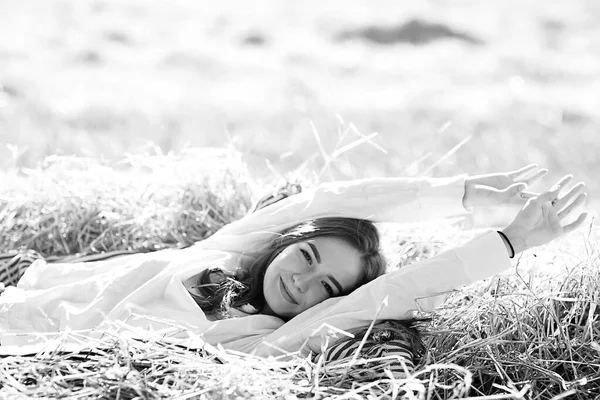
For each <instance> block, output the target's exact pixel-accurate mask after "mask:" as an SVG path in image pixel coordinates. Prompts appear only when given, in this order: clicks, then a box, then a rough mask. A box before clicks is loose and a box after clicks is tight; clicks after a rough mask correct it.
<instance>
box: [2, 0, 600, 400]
mask: <svg viewBox="0 0 600 400" xmlns="http://www.w3.org/2000/svg"><path fill="white" fill-rule="evenodd" d="M599 21H600V5H598V3H597V2H595V1H594V0H577V1H566V0H556V1H552V2H543V1H541V0H529V1H520V2H517V1H514V0H509V1H506V2H496V3H492V2H477V1H466V0H460V1H453V2H443V1H439V0H437V1H416V2H410V3H406V4H404V3H402V2H397V1H383V0H378V1H357V0H351V1H344V2H343V1H341V0H339V1H326V2H322V1H321V2H317V1H314V0H309V1H304V2H284V1H275V0H272V1H258V2H253V3H252V5H250V3H244V2H241V1H237V2H234V1H221V2H219V3H218V6H215V4H213V3H209V2H206V1H198V2H193V1H182V0H174V1H165V0H154V1H151V2H150V1H146V2H145V1H137V0H120V1H117V0H105V1H101V0H96V1H91V0H90V1H76V0H64V1H59V0H56V1H42V0H25V1H21V2H1V3H0V139H1V140H2V144H3V146H0V167H1V172H0V181H1V182H2V183H1V185H0V187H1V190H0V226H1V227H2V229H1V232H0V246H2V248H3V249H9V248H18V247H20V246H27V247H33V248H35V249H37V250H38V251H40V252H42V253H43V254H44V255H47V256H48V255H65V254H72V253H77V252H84V253H93V252H99V251H104V250H115V249H135V250H142V251H145V250H156V249H160V248H165V247H176V246H184V245H187V244H189V243H191V242H193V241H194V240H199V239H201V238H203V237H206V236H207V235H210V234H211V233H212V232H214V231H215V230H216V229H218V228H219V227H220V226H222V225H223V224H225V223H227V222H228V221H230V220H233V219H236V218H239V217H240V216H242V215H243V214H244V213H245V212H247V210H248V208H249V207H250V205H251V203H252V201H253V200H256V199H257V198H258V197H259V196H260V195H261V194H263V193H264V191H265V190H267V188H269V187H270V185H271V184H272V183H273V182H274V181H277V180H278V179H279V178H280V177H281V176H285V177H297V178H299V179H302V180H303V181H304V182H307V183H308V184H313V183H315V182H317V181H323V180H328V179H339V178H350V177H352V178H358V177H364V176H375V175H387V176H393V175H410V176H416V175H433V176H442V175H448V174H455V173H460V172H467V173H472V174H473V173H479V172H492V171H496V170H505V169H512V168H517V167H520V166H522V165H525V164H528V163H532V162H535V163H539V164H540V165H543V166H546V167H548V168H550V174H549V176H548V178H547V179H545V180H544V183H540V184H538V185H536V187H534V189H542V187H543V185H546V184H550V183H552V182H553V181H554V180H555V179H556V178H558V177H559V176H561V175H563V174H565V173H569V172H571V173H573V174H574V175H575V177H576V179H580V180H584V181H586V183H587V185H588V190H589V194H590V204H589V208H590V209H591V211H592V212H597V210H598V205H599V203H598V200H597V199H598V194H599V191H600V180H599V179H598V178H597V175H598V172H599V171H600V161H598V158H597V154H600V141H599V140H598V138H597V137H598V133H599V129H598V128H599V127H600V95H599V93H600V24H598V22H599ZM374 132H377V133H378V134H377V135H371V134H372V133H374ZM361 135H363V137H364V136H368V135H371V136H368V137H369V138H370V139H369V141H365V140H363V139H361ZM357 140H359V141H360V142H356V141H357ZM353 143H354V144H359V145H357V146H352V144H353ZM4 144H6V146H4ZM207 147H218V148H221V147H227V150H218V149H217V150H210V149H207ZM475 225H477V222H475ZM385 233H386V236H385V237H384V242H385V246H386V249H385V250H386V251H387V252H388V254H389V256H390V257H391V261H392V263H393V265H394V266H395V267H398V266H400V265H404V264H406V263H409V262H413V261H415V260H419V259H422V258H424V257H429V256H431V255H432V254H435V253H436V252H438V251H440V250H442V249H443V248H445V247H447V246H451V245H453V244H455V243H456V242H460V241H463V240H466V239H467V238H468V235H469V234H468V233H466V232H463V231H458V230H451V229H448V227H446V226H444V227H442V229H440V227H437V228H432V227H428V228H424V229H423V230H419V231H411V232H406V231H402V232H397V231H395V230H393V229H391V230H390V231H385ZM599 237H600V232H599V231H598V228H597V226H586V227H585V229H582V230H581V231H580V232H577V233H576V234H574V235H571V236H569V237H568V238H566V239H564V240H561V241H558V242H556V243H554V244H553V245H551V246H546V247H545V248H543V249H539V250H536V251H534V252H531V253H530V254H528V255H527V256H526V257H523V258H522V259H520V260H518V262H516V264H515V265H516V268H515V271H512V272H509V273H507V274H505V275H501V276H498V277H496V278H494V279H492V280H490V281H486V282H483V283H481V284H478V285H474V286H473V287H469V288H467V289H465V290H463V291H460V292H458V293H457V294H456V296H454V297H453V298H452V299H451V300H450V301H449V302H448V303H447V304H446V306H445V307H444V308H442V309H441V310H440V312H439V313H438V314H437V315H435V316H434V319H433V321H432V322H431V323H430V324H428V325H427V326H425V327H423V329H424V330H425V331H427V332H428V333H429V335H428V336H427V337H426V339H425V344H426V351H425V358H424V360H423V362H422V364H421V365H420V369H419V370H418V371H417V373H416V374H414V375H413V376H409V377H407V378H406V379H405V380H388V381H379V382H375V383H368V384H363V383H360V384H358V383H357V384H356V385H355V386H354V387H350V388H348V387H343V386H344V384H348V382H347V381H346V382H341V383H340V381H339V380H336V378H338V377H336V376H335V375H334V376H333V377H332V376H327V375H326V374H325V372H324V371H323V370H322V369H320V368H321V366H320V365H319V364H318V363H312V362H308V361H307V360H293V361H292V362H291V363H281V362H279V361H277V360H271V361H273V362H272V363H266V362H264V361H263V360H259V361H258V362H257V361H256V360H254V359H252V358H249V359H245V358H242V357H239V356H238V355H232V354H218V356H219V357H221V358H222V359H224V360H225V361H226V362H225V363H224V364H220V363H218V362H215V361H214V360H213V359H212V358H211V357H205V356H203V355H199V354H191V353H189V352H185V351H181V349H172V348H168V347H165V344H164V343H161V342H160V341H157V342H156V343H153V342H150V343H139V342H136V341H131V342H127V341H123V340H122V339H120V338H116V339H115V341H114V343H113V344H114V346H113V347H111V348H109V350H107V349H106V348H102V349H101V350H99V353H94V354H92V355H91V356H86V357H85V359H83V360H82V357H81V356H79V355H73V354H71V355H69V354H66V355H65V354H44V355H42V356H41V357H37V358H36V357H25V358H23V357H12V358H10V357H9V358H2V359H0V367H1V368H0V384H1V386H0V398H1V397H5V398H28V397H31V396H42V397H43V396H46V397H61V396H63V397H64V396H72V397H74V398H75V397H79V398H86V397H87V398H98V397H102V396H104V397H105V398H136V396H137V397H140V398H165V397H169V398H259V397H260V398H282V397H285V398H294V397H302V398H306V397H310V396H314V397H315V398H323V397H327V396H330V397H331V398H337V397H339V398H365V397H366V396H367V394H370V395H371V396H372V398H389V397H390V396H393V395H394V394H395V393H403V394H404V395H405V397H406V398H419V399H425V398H427V399H429V398H431V399H442V398H461V397H464V396H467V395H468V396H472V397H474V398H480V399H553V400H558V399H562V398H567V399H581V400H583V399H588V398H595V397H596V396H600V365H599V364H598V362H597V359H598V352H599V351H600V350H599V349H600V345H598V339H597V337H598V335H599V334H600V326H599V325H598V311H597V305H598V293H599V288H600V281H599V278H598V277H600V272H599V271H600V263H599V262H598V260H599V254H600V247H599V246H598V244H599ZM515 272H516V273H515ZM90 346H92V347H93V344H90ZM223 377H225V378H226V379H225V380H223ZM224 382H225V383H224ZM409 390H410V391H409ZM403 391H404V392H403ZM409 394H410V395H412V396H413V397H410V396H409ZM178 396H179V397H178Z"/></svg>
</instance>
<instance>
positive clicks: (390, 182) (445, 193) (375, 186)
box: [198, 175, 467, 254]
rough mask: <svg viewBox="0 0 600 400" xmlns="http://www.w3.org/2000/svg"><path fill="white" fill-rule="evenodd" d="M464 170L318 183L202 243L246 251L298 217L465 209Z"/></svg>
mask: <svg viewBox="0 0 600 400" xmlns="http://www.w3.org/2000/svg"><path fill="white" fill-rule="evenodd" d="M466 179H467V177H466V175H462V176H457V177H451V178H375V179H361V180H353V181H345V182H330V183H323V184H321V185H319V186H318V187H316V188H315V189H312V190H306V191H304V192H302V193H300V194H297V195H294V196H291V197H288V198H286V199H283V200H281V201H279V202H277V203H275V204H272V205H270V206H268V207H265V208H263V209H261V210H259V211H257V212H255V213H252V214H248V215H247V216H245V217H244V218H242V219H241V220H239V221H236V222H233V223H231V224H229V225H227V226H225V227H224V228H222V229H221V230H220V231H219V232H217V233H216V234H215V235H213V236H211V237H210V238H208V239H207V240H205V241H203V242H200V243H199V244H198V246H201V247H203V248H211V249H220V250H226V251H231V252H238V253H246V254H252V253H255V252H260V251H261V250H262V249H263V248H264V246H266V245H267V244H268V243H269V242H270V241H271V240H272V239H273V238H274V237H276V235H277V234H278V233H279V232H281V231H283V230H285V229H287V228H289V227H291V226H293V225H296V224H298V223H300V222H304V221H306V220H309V219H313V218H322V217H346V218H357V219H368V220H370V221H373V222H400V223H412V222H421V221H427V220H434V219H439V218H445V217H452V216H461V215H465V214H467V211H466V210H465V208H464V206H463V197H464V194H465V181H466Z"/></svg>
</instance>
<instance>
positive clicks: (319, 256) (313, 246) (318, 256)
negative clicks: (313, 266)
mask: <svg viewBox="0 0 600 400" xmlns="http://www.w3.org/2000/svg"><path fill="white" fill-rule="evenodd" d="M306 243H308V245H309V246H310V248H311V249H312V251H313V253H315V257H317V262H318V263H319V264H321V254H319V250H317V246H315V245H314V243H311V242H306Z"/></svg>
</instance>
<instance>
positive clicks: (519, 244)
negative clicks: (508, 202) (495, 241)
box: [498, 226, 527, 257]
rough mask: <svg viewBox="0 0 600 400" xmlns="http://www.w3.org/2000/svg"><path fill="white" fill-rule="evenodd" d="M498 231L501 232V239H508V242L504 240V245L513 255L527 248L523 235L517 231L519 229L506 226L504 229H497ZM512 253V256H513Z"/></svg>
mask: <svg viewBox="0 0 600 400" xmlns="http://www.w3.org/2000/svg"><path fill="white" fill-rule="evenodd" d="M498 233H501V235H500V236H503V235H504V237H502V240H503V241H508V243H506V242H505V245H506V246H507V251H509V254H510V252H511V250H512V252H513V254H514V255H517V254H519V253H521V252H523V251H525V250H527V246H526V245H525V240H524V239H523V235H522V234H520V233H519V231H518V230H517V229H515V228H514V227H512V226H508V227H506V228H505V229H503V230H502V231H498ZM514 255H513V257H514Z"/></svg>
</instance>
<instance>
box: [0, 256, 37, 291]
mask: <svg viewBox="0 0 600 400" xmlns="http://www.w3.org/2000/svg"><path fill="white" fill-rule="evenodd" d="M39 259H43V257H42V255H41V254H40V253H38V252H37V251H34V250H21V251H18V252H17V251H13V252H9V253H3V254H0V282H2V283H4V285H6V286H9V285H16V284H17V282H19V279H21V276H23V274H24V273H25V270H26V269H27V268H28V267H29V266H30V265H31V264H33V262H34V261H35V260H39Z"/></svg>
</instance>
